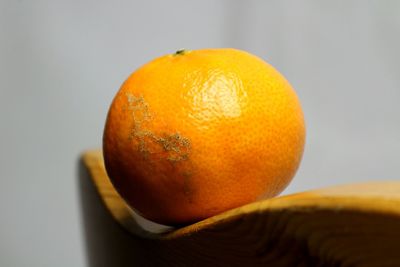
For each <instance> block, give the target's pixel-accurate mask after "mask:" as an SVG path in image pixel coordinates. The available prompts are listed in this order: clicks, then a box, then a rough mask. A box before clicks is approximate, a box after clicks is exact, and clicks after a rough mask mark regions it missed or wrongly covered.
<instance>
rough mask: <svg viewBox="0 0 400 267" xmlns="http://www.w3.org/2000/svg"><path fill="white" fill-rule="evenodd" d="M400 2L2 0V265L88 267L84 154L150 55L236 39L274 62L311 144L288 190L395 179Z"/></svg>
mask: <svg viewBox="0 0 400 267" xmlns="http://www.w3.org/2000/svg"><path fill="white" fill-rule="evenodd" d="M399 14H400V2H399V1H344V0H342V1H228V0H225V1H216V0H207V1H205V0H203V1H191V2H190V1H184V0H182V1H177V0H175V1H161V0H160V1H141V2H139V1H50V0H48V1H25V0H15V1H8V0H0V127H1V128H0V214H1V215H0V266H10V267H13V266H31V267H35V266H37V267H46V266H66V267H67V266H78V267H79V266H86V258H85V250H84V248H85V247H84V240H83V234H82V229H81V218H80V203H79V198H78V191H77V188H78V186H77V160H78V157H79V154H80V153H81V152H82V151H83V150H85V149H88V148H97V147H100V145H101V135H102V129H103V123H104V120H105V116H106V112H107V108H108V105H109V104H110V101H111V99H112V97H113V96H114V94H115V92H116V91H117V90H118V88H119V86H120V84H121V83H122V82H123V80H124V79H125V78H126V77H127V76H128V75H129V74H130V73H131V72H132V71H133V70H135V68H137V67H138V66H140V65H142V64H143V63H145V62H147V61H149V60H150V59H152V58H154V57H156V56H159V55H162V54H166V53H172V52H174V51H175V50H177V49H179V48H182V47H185V48H187V49H198V48H205V47H235V48H240V49H245V50H248V51H250V52H252V53H254V54H256V55H258V56H260V57H262V58H264V59H265V60H267V61H268V62H270V63H271V64H272V65H274V66H275V67H276V68H278V69H279V70H280V71H281V72H282V73H283V74H284V75H285V76H286V77H287V79H288V80H289V81H290V82H291V83H292V85H293V86H294V87H295V89H296V90H297V93H298V95H299V97H300V99H301V101H302V104H303V108H304V112H305V117H306V121H307V130H308V134H307V145H306V150H305V155H304V159H303V163H302V165H301V168H300V170H299V172H298V174H297V176H296V177H295V179H294V181H293V183H292V184H291V185H290V186H289V188H288V189H287V190H286V192H285V193H291V192H297V191H302V190H307V189H311V188H317V187H322V186H327V185H333V184H340V183H350V182H357V181H366V180H372V179H375V180H378V179H399V178H400V177H399V171H398V168H399V166H400V160H399V154H400V105H399V101H400V73H399V72H400V50H399V47H400V16H399Z"/></svg>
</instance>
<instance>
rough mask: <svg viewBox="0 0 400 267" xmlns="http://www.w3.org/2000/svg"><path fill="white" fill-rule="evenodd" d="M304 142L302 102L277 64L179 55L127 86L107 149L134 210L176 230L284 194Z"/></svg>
mask: <svg viewBox="0 0 400 267" xmlns="http://www.w3.org/2000/svg"><path fill="white" fill-rule="evenodd" d="M304 140H305V126H304V120H303V113H302V110H301V106H300V103H299V100H298V98H297V96H296V94H295V92H294V91H293V89H292V87H291V85H290V84H289V83H288V82H287V81H286V79H285V78H284V77H283V76H282V75H281V74H280V73H279V72H278V71H276V70H275V69H274V68H273V67H272V66H271V65H269V64H267V63H266V62H264V61H263V60H261V59H260V58H258V57H256V56H254V55H251V54H249V53H247V52H244V51H240V50H236V49H204V50H193V51H185V50H180V51H177V52H176V53H175V54H169V55H165V56H162V57H159V58H157V59H155V60H153V61H151V62H149V63H147V64H145V65H144V66H142V67H141V68H139V69H138V70H136V71H135V72H134V73H133V74H131V75H130V77H129V78H128V79H127V80H126V81H125V82H124V83H123V85H122V87H121V88H120V90H119V91H118V93H117V95H116V96H115V98H114V100H113V102H112V104H111V107H110V109H109V113H108V116H107V120H106V125H105V130H104V136H103V153H104V159H105V166H106V169H107V172H108V175H109V177H110V179H111V181H112V183H113V184H114V186H115V188H116V189H117V191H118V192H119V193H120V194H121V196H122V197H123V198H124V199H125V200H126V202H127V203H128V204H129V205H130V206H131V207H132V208H133V209H134V210H136V211H137V212H138V213H139V214H141V215H142V216H144V217H145V218H147V219H150V220H152V221H155V222H158V223H162V224H169V225H174V224H175V225H176V224H186V223H192V222H195V221H198V220H202V219H204V218H207V217H210V216H213V215H215V214H218V213H220V212H223V211H225V210H228V209H231V208H235V207H238V206H241V205H243V204H246V203H249V202H252V201H256V200H259V199H261V198H264V197H272V196H275V195H277V194H278V193H280V192H281V191H282V190H283V189H284V188H285V187H286V186H287V184H288V183H289V182H290V180H291V179H292V177H293V176H294V174H295V172H296V170H297V168H298V166H299V163H300V160H301V157H302V153H303V147H304Z"/></svg>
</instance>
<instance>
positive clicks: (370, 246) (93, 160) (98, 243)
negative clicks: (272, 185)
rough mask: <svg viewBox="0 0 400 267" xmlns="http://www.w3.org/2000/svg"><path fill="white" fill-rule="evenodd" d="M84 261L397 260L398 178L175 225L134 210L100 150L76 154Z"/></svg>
mask: <svg viewBox="0 0 400 267" xmlns="http://www.w3.org/2000/svg"><path fill="white" fill-rule="evenodd" d="M79 186H80V195H81V202H82V213H83V216H82V217H83V222H84V230H85V231H84V232H85V237H86V245H87V255H88V261H89V262H88V263H89V266H93V267H94V266H96V267H97V266H118V267H119V266H288V267H296V266H297V267H301V266H324V267H329V266H343V267H345V266H349V267H350V266H363V267H364V266H365V267H372V266H376V267H387V266H393V267H400V182H397V181H387V182H369V183H363V184H353V185H344V186H336V187H330V188H325V189H320V190H314V191H308V192H303V193H298V194H293V195H288V196H281V197H277V198H272V199H266V200H263V201H259V202H255V203H251V204H248V205H245V206H242V207H239V208H236V209H233V210H230V211H227V212H224V213H222V214H220V215H217V216H214V217H211V218H208V219H206V220H203V221H201V222H198V223H195V224H192V225H189V226H185V227H183V228H179V229H172V228H166V227H161V226H159V225H156V224H153V223H151V222H148V221H146V220H145V219H143V218H141V217H139V216H137V215H135V214H134V213H133V212H132V211H131V210H130V209H129V208H128V207H127V205H126V204H125V202H124V201H123V200H122V199H121V197H120V196H119V195H118V193H117V192H116V191H115V189H114V188H113V186H112V184H111V182H110V181H109V179H108V176H107V174H106V171H105V168H104V164H103V157H102V154H101V151H88V152H85V153H84V154H83V156H82V158H81V161H80V175H79Z"/></svg>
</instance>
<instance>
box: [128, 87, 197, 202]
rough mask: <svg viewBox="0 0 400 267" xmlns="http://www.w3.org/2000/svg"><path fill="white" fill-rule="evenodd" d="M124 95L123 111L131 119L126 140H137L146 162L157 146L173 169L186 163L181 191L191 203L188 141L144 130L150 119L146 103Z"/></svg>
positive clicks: (138, 98) (137, 98)
mask: <svg viewBox="0 0 400 267" xmlns="http://www.w3.org/2000/svg"><path fill="white" fill-rule="evenodd" d="M125 95H126V97H127V100H128V106H127V107H125V109H124V110H128V111H129V112H130V113H131V115H132V117H133V125H132V129H131V131H130V133H129V136H128V138H129V139H130V140H133V139H134V140H137V142H138V151H139V152H140V154H141V155H142V156H143V159H145V160H147V161H149V160H150V158H149V155H150V154H151V153H157V151H151V147H153V149H154V145H157V146H158V147H159V148H160V151H163V152H164V153H166V156H165V157H163V158H164V159H166V160H167V161H168V162H169V163H171V164H172V167H173V168H175V167H176V164H179V163H180V164H183V162H186V163H185V165H182V166H181V167H182V168H183V169H184V171H183V174H182V176H183V177H182V178H183V191H184V194H185V195H187V196H189V201H191V200H190V199H191V197H190V195H191V193H192V191H191V188H190V178H191V177H192V171H191V170H192V168H191V167H190V166H189V165H190V162H189V161H188V159H189V155H190V152H191V142H190V139H189V138H186V137H184V136H183V135H182V134H180V133H179V132H175V133H172V134H171V133H162V134H159V135H157V134H155V133H154V132H152V131H151V130H149V129H146V122H149V121H151V119H152V114H151V113H150V111H149V106H148V104H147V102H146V101H145V99H144V98H143V96H138V97H137V96H134V95H133V94H130V93H127V94H125ZM156 150H157V149H156Z"/></svg>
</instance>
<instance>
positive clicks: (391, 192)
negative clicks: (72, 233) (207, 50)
mask: <svg viewBox="0 0 400 267" xmlns="http://www.w3.org/2000/svg"><path fill="white" fill-rule="evenodd" d="M82 161H83V163H84V165H85V166H86V167H87V169H88V171H89V173H90V175H91V178H92V180H93V183H94V184H95V186H96V188H97V190H98V192H99V194H100V196H101V199H102V200H103V202H104V204H105V206H106V207H107V209H108V210H109V211H110V213H111V215H112V216H113V218H114V219H115V220H116V221H117V222H119V223H120V224H121V225H122V226H123V227H124V228H126V229H127V230H128V231H130V232H131V233H133V234H135V235H138V236H141V237H145V238H151V239H162V240H171V239H177V238H181V237H184V236H190V235H192V234H194V233H198V232H201V231H203V230H206V229H212V228H215V227H218V225H220V224H226V223H227V222H229V221H234V220H238V218H241V217H246V216H250V215H252V214H260V213H273V212H279V211H285V212H286V213H295V212H298V211H302V212H317V211H334V212H343V211H356V212H360V213H368V214H371V213H373V214H386V215H393V216H399V217H400V181H386V182H369V183H362V184H351V185H343V186H334V187H329V188H325V189H318V190H312V191H307V192H302V193H297V194H293V195H287V196H281V197H277V198H272V199H266V200H263V201H259V202H255V203H251V204H248V205H245V206H242V207H239V208H236V209H233V210H230V211H227V212H224V213H222V214H219V215H217V216H213V217H211V218H208V219H206V220H203V221H200V222H198V223H195V224H192V225H189V226H185V227H182V228H179V229H173V228H171V227H167V226H161V225H158V224H155V223H152V222H150V221H147V220H146V219H143V218H141V217H140V216H138V215H136V214H135V213H134V212H133V211H132V210H131V209H129V207H128V206H127V205H126V204H125V202H124V201H123V200H122V198H121V197H120V196H119V195H118V193H117V192H116V191H115V189H114V187H113V185H112V184H111V182H110V180H109V178H108V176H107V173H106V171H105V168H104V163H103V157H102V152H101V151H99V150H93V151H87V152H85V153H83V155H82Z"/></svg>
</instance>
